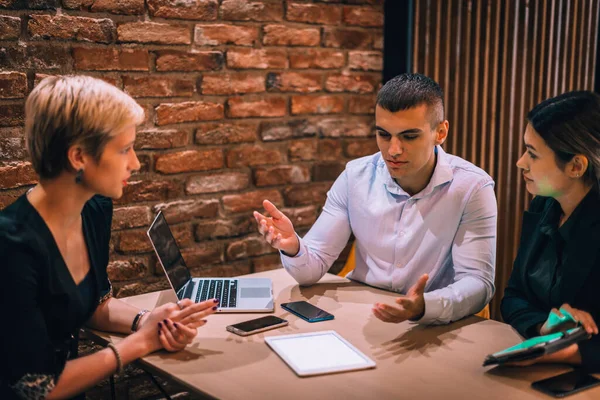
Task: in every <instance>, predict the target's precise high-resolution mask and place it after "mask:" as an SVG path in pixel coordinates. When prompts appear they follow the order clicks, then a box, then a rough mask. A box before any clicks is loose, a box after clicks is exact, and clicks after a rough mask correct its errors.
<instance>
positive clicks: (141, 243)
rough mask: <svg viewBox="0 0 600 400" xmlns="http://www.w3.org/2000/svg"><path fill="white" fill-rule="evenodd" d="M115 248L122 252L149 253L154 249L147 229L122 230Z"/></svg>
mask: <svg viewBox="0 0 600 400" xmlns="http://www.w3.org/2000/svg"><path fill="white" fill-rule="evenodd" d="M117 237H118V240H117V244H116V246H115V249H116V250H117V251H119V252H121V253H147V252H150V251H152V244H151V243H150V240H149V239H148V236H147V235H146V230H133V231H129V230H127V231H122V232H120V234H118V235H117Z"/></svg>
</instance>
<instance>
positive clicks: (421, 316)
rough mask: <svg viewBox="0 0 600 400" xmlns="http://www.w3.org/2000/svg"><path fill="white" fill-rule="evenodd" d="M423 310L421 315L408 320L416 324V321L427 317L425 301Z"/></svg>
mask: <svg viewBox="0 0 600 400" xmlns="http://www.w3.org/2000/svg"><path fill="white" fill-rule="evenodd" d="M421 310H422V311H421V312H420V313H419V314H417V315H416V316H414V317H412V318H409V319H408V320H409V321H412V322H415V321H418V320H420V319H421V318H423V317H424V316H425V300H423V307H422V309H421Z"/></svg>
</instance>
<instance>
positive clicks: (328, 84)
mask: <svg viewBox="0 0 600 400" xmlns="http://www.w3.org/2000/svg"><path fill="white" fill-rule="evenodd" d="M382 3H383V0H321V1H316V0H315V1H301V0H297V1H283V0H282V1H279V0H275V1H268V0H264V1H254V0H187V1H180V0H145V1H144V0H62V1H60V0H0V208H3V207H5V206H6V205H8V204H10V203H11V202H12V201H14V199H15V198H16V197H18V196H19V195H21V194H22V193H24V191H25V190H26V189H27V188H29V187H31V185H33V184H34V183H35V182H36V176H35V173H34V172H33V170H32V168H31V165H30V163H29V162H28V161H27V154H26V149H25V147H24V139H23V132H22V125H23V105H24V101H25V97H26V96H27V94H28V93H29V92H30V91H31V89H32V88H33V87H34V86H35V85H36V84H37V83H38V82H39V80H40V79H42V78H43V77H45V76H47V75H53V74H67V73H68V74H87V75H92V76H96V77H100V78H102V79H104V80H106V81H108V82H110V83H111V84H114V85H116V86H117V87H119V88H122V89H123V90H124V91H125V92H127V93H129V94H130V95H131V96H133V97H134V98H135V99H136V100H137V101H138V102H139V103H140V104H141V105H142V106H143V107H144V109H145V110H146V115H147V119H146V122H145V123H144V125H143V126H141V127H140V129H139V130H138V139H137V142H136V150H137V152H138V156H139V158H140V161H141V163H142V169H141V171H140V172H139V173H138V174H136V175H135V176H133V177H132V179H131V183H130V185H129V186H128V187H127V188H126V189H125V194H124V196H123V198H122V199H120V200H119V201H117V202H116V203H115V212H114V226H113V236H112V247H111V249H112V250H111V251H112V254H111V263H110V265H109V267H108V268H109V275H110V278H111V280H112V282H113V284H114V286H115V289H116V290H117V295H118V296H127V295H132V294H137V293H142V292H147V291H153V290H157V289H164V288H166V287H167V282H166V280H165V278H164V276H163V272H162V270H161V269H160V268H159V267H158V266H157V263H156V259H155V257H154V255H153V253H152V248H151V246H150V243H149V242H148V240H147V237H146V234H145V230H146V229H147V227H148V225H149V223H150V222H151V219H152V216H153V215H154V214H155V213H156V212H157V211H158V210H163V211H164V212H165V214H166V217H167V219H168V220H169V222H170V223H172V228H173V230H174V234H175V236H176V238H177V241H178V243H179V245H180V246H181V248H182V251H183V253H184V257H185V259H186V261H187V263H188V265H189V266H190V267H191V268H192V269H193V273H194V274H195V275H197V276H203V275H204V276H206V275H217V276H231V275H239V274H246V273H250V272H253V271H263V270H268V269H272V268H276V267H279V265H280V264H279V258H278V256H277V254H275V252H274V251H273V249H271V248H270V247H269V246H268V245H266V244H265V243H263V241H262V240H261V238H260V237H258V235H257V234H256V229H255V225H254V221H253V219H252V216H251V211H252V210H254V209H260V208H261V201H262V199H264V198H268V199H270V200H271V201H273V202H274V203H275V204H277V205H278V206H281V207H282V208H283V210H284V211H285V212H286V213H287V214H288V215H289V216H290V217H291V218H292V220H293V222H294V224H295V226H296V228H297V229H298V231H299V232H300V233H301V234H303V233H304V232H306V230H307V229H308V228H309V227H310V225H311V224H312V223H313V222H314V221H315V219H316V217H317V215H318V213H319V212H320V209H321V207H322V204H323V202H324V199H325V194H326V192H327V190H328V189H329V187H330V186H331V184H332V182H333V180H334V179H335V178H336V177H337V175H338V174H339V173H340V172H341V171H342V170H343V168H344V165H345V163H346V162H347V161H349V160H351V159H353V158H356V157H360V156H363V155H367V154H371V153H374V152H375V151H377V150H376V145H375V140H374V139H373V137H372V136H373V110H374V97H375V93H376V91H377V89H378V87H379V85H380V81H381V69H382V48H383V38H382V24H383V11H382ZM344 259H345V255H342V257H341V261H340V262H338V264H337V266H336V267H337V268H339V266H340V263H343V260H344Z"/></svg>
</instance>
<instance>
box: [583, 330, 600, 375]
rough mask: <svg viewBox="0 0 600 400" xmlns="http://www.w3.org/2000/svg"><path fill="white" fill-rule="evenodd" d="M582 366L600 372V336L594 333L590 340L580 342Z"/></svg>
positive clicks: (589, 370)
mask: <svg viewBox="0 0 600 400" xmlns="http://www.w3.org/2000/svg"><path fill="white" fill-rule="evenodd" d="M579 354H581V366H582V367H583V368H584V369H585V370H586V371H588V372H593V373H598V372H600V336H599V335H594V336H592V338H591V339H590V340H586V341H584V342H579Z"/></svg>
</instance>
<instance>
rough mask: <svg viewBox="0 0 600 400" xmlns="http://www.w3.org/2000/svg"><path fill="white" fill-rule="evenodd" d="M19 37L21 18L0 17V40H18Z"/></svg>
mask: <svg viewBox="0 0 600 400" xmlns="http://www.w3.org/2000/svg"><path fill="white" fill-rule="evenodd" d="M20 35H21V18H18V17H9V16H7V15H0V40H11V39H18V38H19V36H20Z"/></svg>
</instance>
